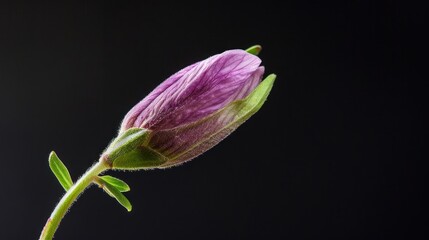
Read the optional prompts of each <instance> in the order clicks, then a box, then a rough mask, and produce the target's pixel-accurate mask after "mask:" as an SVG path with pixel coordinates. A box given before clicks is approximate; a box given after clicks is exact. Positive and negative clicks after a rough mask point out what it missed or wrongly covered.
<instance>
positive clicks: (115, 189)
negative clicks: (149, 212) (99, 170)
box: [49, 151, 132, 211]
mask: <svg viewBox="0 0 429 240" xmlns="http://www.w3.org/2000/svg"><path fill="white" fill-rule="evenodd" d="M49 167H50V168H51V170H52V172H53V173H54V175H55V177H57V179H58V182H60V184H61V186H62V187H63V188H64V190H66V191H68V190H69V189H70V188H71V187H72V186H73V180H72V178H71V176H70V173H69V171H68V169H67V167H66V166H65V165H64V163H63V162H62V161H61V160H60V159H59V158H58V156H57V154H56V153H55V152H54V151H52V152H51V154H49ZM94 181H95V183H97V184H98V185H99V186H100V187H102V188H103V190H104V191H105V192H106V193H107V194H109V195H110V196H111V197H113V198H115V199H116V200H117V201H118V202H119V203H120V204H121V205H122V206H124V207H125V208H126V209H127V210H128V211H131V209H132V206H131V203H130V201H129V200H128V199H127V198H126V197H125V196H124V194H122V193H123V192H128V191H130V187H129V186H128V184H127V183H125V182H124V181H122V180H120V179H118V178H115V177H112V176H109V175H104V176H101V177H96V179H95V180H94Z"/></svg>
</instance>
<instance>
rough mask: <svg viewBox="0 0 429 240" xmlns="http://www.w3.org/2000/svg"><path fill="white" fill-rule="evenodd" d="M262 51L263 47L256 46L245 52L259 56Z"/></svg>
mask: <svg viewBox="0 0 429 240" xmlns="http://www.w3.org/2000/svg"><path fill="white" fill-rule="evenodd" d="M261 50H262V47H261V45H255V46H251V47H250V48H248V49H246V50H245V51H246V52H248V53H250V54H253V55H256V56H257V55H258V54H259V52H260V51H261Z"/></svg>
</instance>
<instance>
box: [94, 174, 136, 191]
mask: <svg viewBox="0 0 429 240" xmlns="http://www.w3.org/2000/svg"><path fill="white" fill-rule="evenodd" d="M100 178H101V179H103V180H104V181H105V182H107V183H110V185H112V186H114V187H116V189H118V190H119V191H120V192H128V191H130V186H128V184H127V183H126V182H124V181H122V180H121V179H119V178H115V177H112V176H109V175H104V176H100Z"/></svg>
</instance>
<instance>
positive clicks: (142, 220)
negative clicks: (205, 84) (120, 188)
mask: <svg viewBox="0 0 429 240" xmlns="http://www.w3.org/2000/svg"><path fill="white" fill-rule="evenodd" d="M29 2H30V1H29ZM279 2H282V1H279ZM426 14H427V9H425V8H424V7H423V6H417V5H412V4H407V5H404V4H403V3H402V2H401V1H385V2H383V1H337V2H332V1H328V2H327V1H315V2H305V1H284V2H282V3H281V4H273V3H269V2H267V1H262V2H260V3H258V4H252V3H245V4H243V5H237V6H235V5H234V4H232V2H228V3H227V4H224V3H220V2H217V1H211V2H201V3H199V4H193V5H190V4H186V3H174V4H168V5H167V4H151V3H145V2H141V3H139V4H131V3H127V2H125V1H118V2H116V3H107V2H98V3H96V2H93V1H88V2H87V3H80V2H72V3H69V4H66V3H58V2H55V3H49V4H47V3H46V4H42V3H26V4H24V3H22V4H21V3H17V2H14V1H13V2H10V3H7V2H2V3H1V4H0V81H1V86H0V109H1V117H0V131H1V134H0V141H1V144H0V153H1V154H0V156H1V159H0V161H1V167H0V176H1V179H2V186H1V194H0V203H1V205H0V209H1V214H0V226H1V231H0V239H37V237H38V235H39V233H40V231H41V229H42V226H43V225H44V223H45V221H46V219H47V217H48V216H49V214H50V212H51V211H52V210H53V208H54V205H55V204H56V202H57V201H58V200H59V198H60V196H61V195H62V194H63V190H62V188H61V186H60V185H59V184H58V183H57V182H56V180H55V177H54V176H53V175H52V174H51V172H50V170H49V167H48V162H47V157H48V154H49V152H50V151H51V150H55V151H56V152H57V153H58V155H59V156H60V158H61V159H62V160H63V161H64V162H65V163H66V165H67V166H68V167H69V170H70V172H71V174H72V176H73V177H74V179H76V177H77V176H79V175H80V174H82V173H83V172H84V171H85V170H86V168H88V167H89V166H90V165H91V164H92V163H93V162H94V161H95V160H97V158H98V156H99V154H100V153H101V151H102V150H103V149H104V147H105V146H106V145H107V144H108V143H109V141H110V140H111V139H112V138H113V137H114V136H115V134H116V131H117V129H118V126H119V123H120V121H121V120H122V118H123V116H124V115H125V114H126V113H127V111H128V110H129V109H130V108H131V107H132V106H133V105H134V104H135V103H137V102H138V101H139V100H140V99H142V98H143V97H144V96H145V95H146V94H148V93H149V92H150V91H151V90H152V89H153V88H154V87H155V86H156V85H158V84H159V83H160V82H161V81H162V80H163V79H165V78H167V77H168V76H169V75H171V74H173V73H174V72H176V71H177V70H179V69H180V68H182V67H184V66H187V65H189V64H191V63H193V62H195V61H198V60H202V59H204V58H206V57H208V56H210V55H213V54H216V53H219V52H222V51H224V50H227V49H233V48H247V47H249V46H251V45H253V44H261V45H263V48H264V49H263V51H262V52H261V54H260V57H261V58H262V60H263V65H265V66H266V71H267V73H276V74H277V75H278V79H277V81H276V83H275V86H274V89H273V91H272V93H271V95H270V96H269V98H268V101H267V102H266V104H265V105H264V107H263V108H262V109H261V110H260V111H259V112H258V113H257V114H256V115H255V116H254V117H252V118H251V119H250V120H249V121H248V122H246V123H245V124H244V125H243V126H242V127H240V128H239V129H238V130H237V131H236V132H234V133H233V134H232V135H231V136H230V137H228V138H227V139H226V140H225V141H223V142H221V143H220V144H219V145H218V146H216V147H215V148H213V149H212V150H210V151H208V152H207V153H205V154H203V155H202V156H200V157H199V158H198V159H195V160H194V161H192V162H190V163H187V164H185V165H182V166H180V167H176V168H172V169H168V170H154V171H140V172H111V174H112V175H115V176H118V177H121V178H123V179H124V180H126V181H127V182H128V183H129V184H130V185H131V188H132V191H131V192H129V193H127V194H126V195H127V196H128V197H129V199H130V201H131V202H132V203H133V206H134V209H133V211H132V212H131V213H128V212H126V210H125V209H124V208H122V207H121V206H120V205H118V204H117V203H116V202H115V200H114V199H111V198H109V197H108V196H107V195H106V194H104V193H103V192H102V191H101V190H100V189H97V188H95V187H92V188H90V189H89V190H87V191H86V192H85V194H84V195H83V196H81V198H80V199H79V201H78V202H77V203H76V204H75V205H74V206H73V207H72V209H71V211H70V212H69V213H68V214H67V216H66V217H65V219H64V221H63V222H62V225H61V226H60V228H59V231H58V232H57V234H56V239H106V240H107V239H153V240H154V239H393V238H398V239H416V238H417V237H422V238H423V234H425V233H426V235H427V230H425V229H427V224H426V223H425V222H424V220H423V216H424V215H423V211H422V209H423V207H422V206H423V205H422V203H423V192H425V191H426V190H425V189H426V187H424V183H423V176H424V175H422V174H421V173H420V171H419V169H425V168H424V166H423V164H422V162H423V161H427V158H424V157H423V155H422V154H423V150H425V151H427V148H426V147H427V145H426V144H425V145H423V142H424V139H425V137H424V135H423V129H422V128H423V123H427V121H425V120H424V118H423V117H424V112H425V111H427V106H425V105H424V101H425V100H426V98H427V96H426V95H425V94H426V92H425V90H424V88H425V87H427V83H425V82H423V79H424V77H423V75H422V74H421V72H420V71H419V69H420V68H422V67H423V66H426V64H424V61H420V59H419V58H418V56H419V54H420V53H422V52H423V51H424V50H426V49H425V47H423V46H424V45H423V44H422V43H426V41H425V40H424V39H423V35H424V34H423V33H424V32H425V31H427V29H426V28H427V26H425V25H424V18H425V15H426ZM426 137H427V135H426ZM424 148H426V149H424ZM426 237H427V236H426Z"/></svg>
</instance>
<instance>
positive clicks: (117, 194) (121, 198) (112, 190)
mask: <svg viewBox="0 0 429 240" xmlns="http://www.w3.org/2000/svg"><path fill="white" fill-rule="evenodd" d="M97 181H98V183H99V184H100V185H101V186H102V187H103V190H104V191H105V192H106V193H107V194H109V196H111V197H113V198H115V199H116V200H117V201H118V202H119V203H120V204H121V205H122V206H123V207H124V208H126V209H127V211H128V212H131V210H132V208H133V206H132V205H131V203H130V201H129V200H128V199H127V197H125V195H124V194H122V193H121V191H120V190H119V189H117V188H116V187H115V186H113V185H111V184H110V183H108V182H106V181H105V180H103V179H102V178H98V179H97Z"/></svg>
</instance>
